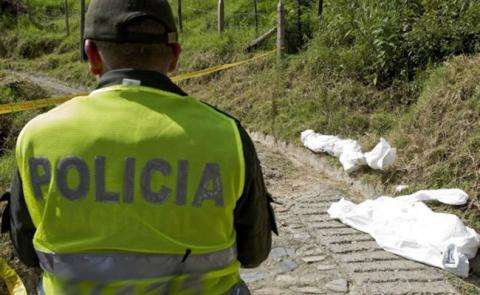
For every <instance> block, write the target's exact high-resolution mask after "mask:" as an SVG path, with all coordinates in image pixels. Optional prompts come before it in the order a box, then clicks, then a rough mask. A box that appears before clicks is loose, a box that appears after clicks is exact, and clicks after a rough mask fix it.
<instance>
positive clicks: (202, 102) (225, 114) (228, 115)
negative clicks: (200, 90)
mask: <svg viewBox="0 0 480 295" xmlns="http://www.w3.org/2000/svg"><path fill="white" fill-rule="evenodd" d="M198 102H199V103H200V104H201V105H202V106H203V107H205V108H207V109H209V110H210V111H212V112H215V113H216V114H217V115H218V116H220V117H223V118H225V119H228V120H233V121H234V122H235V124H237V125H238V126H240V127H241V123H240V120H238V119H237V118H235V117H234V116H232V115H231V114H229V113H227V112H225V111H222V110H220V109H219V108H217V107H215V106H213V105H211V104H209V103H207V102H205V101H203V100H198Z"/></svg>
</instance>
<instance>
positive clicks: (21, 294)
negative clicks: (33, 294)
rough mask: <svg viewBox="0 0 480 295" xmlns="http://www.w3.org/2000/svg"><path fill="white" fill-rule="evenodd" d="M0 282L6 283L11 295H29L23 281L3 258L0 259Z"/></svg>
mask: <svg viewBox="0 0 480 295" xmlns="http://www.w3.org/2000/svg"><path fill="white" fill-rule="evenodd" d="M0 280H2V281H3V282H5V285H6V286H7V290H8V293H9V294H10V295H27V289H25V286H24V285H23V282H22V280H21V279H20V277H19V276H18V274H17V273H16V272H15V271H14V270H13V269H12V268H11V267H10V266H8V264H7V262H6V261H5V260H4V259H3V258H0Z"/></svg>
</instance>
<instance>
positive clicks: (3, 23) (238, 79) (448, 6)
mask: <svg viewBox="0 0 480 295" xmlns="http://www.w3.org/2000/svg"><path fill="white" fill-rule="evenodd" d="M25 2H26V3H27V12H28V13H26V14H21V15H20V16H17V17H15V18H14V17H13V16H8V15H7V14H3V15H2V16H0V27H1V28H4V30H2V31H3V32H4V33H3V34H2V35H0V70H1V69H2V68H4V69H5V68H14V69H17V70H23V71H28V72H31V73H33V74H35V73H41V74H44V75H51V76H53V77H56V78H59V79H61V80H64V81H66V82H68V83H71V84H73V85H80V84H81V85H90V86H92V85H94V83H95V82H94V79H93V78H92V77H90V76H89V75H88V72H87V69H88V67H87V65H86V64H85V63H82V62H80V61H79V57H78V55H79V54H78V29H79V25H78V20H79V18H78V6H77V2H78V1H73V0H72V1H70V5H71V7H70V8H71V12H72V13H71V21H70V23H71V27H72V32H71V34H70V35H69V36H66V34H65V26H64V19H63V13H64V8H63V6H62V5H61V2H60V1H57V0H29V1H25ZM183 2H184V7H183V11H184V26H185V28H184V32H183V33H182V34H181V42H182V45H183V48H184V51H183V56H182V59H181V64H180V67H179V69H178V72H179V73H180V72H188V71H191V70H197V69H202V68H205V67H209V66H213V65H218V64H223V63H226V62H231V61H236V60H241V59H244V58H247V57H249V56H251V55H252V54H255V53H260V52H263V51H266V50H270V49H273V48H274V40H269V41H268V42H267V43H266V44H264V45H263V46H262V47H261V48H259V49H258V50H257V51H256V52H255V53H248V54H247V53H245V52H244V50H243V49H244V47H245V45H246V44H247V43H248V42H249V41H250V40H252V39H254V38H255V37H256V36H257V33H256V32H255V18H254V16H253V14H252V12H253V6H252V3H253V2H252V1H250V0H235V1H226V2H227V6H226V22H227V29H226V32H225V33H224V34H223V35H221V36H220V35H219V34H218V33H217V32H216V19H215V10H216V2H217V1H216V0H205V1H194V0H184V1H183ZM258 3H259V20H260V29H259V31H260V33H261V32H265V31H267V30H268V29H270V28H271V27H273V26H274V24H275V10H276V4H277V3H276V1H272V0H259V1H258ZM286 3H287V14H288V40H289V46H288V48H289V53H290V54H289V55H288V56H287V58H286V60H285V63H284V67H283V68H282V69H281V70H280V71H278V70H277V68H276V64H275V61H274V59H264V60H261V61H258V62H256V63H254V64H249V65H246V66H242V67H238V68H235V69H233V70H228V71H225V72H223V73H220V74H214V75H211V76H209V77H204V78H201V79H196V80H190V81H186V82H183V83H181V86H182V87H184V88H185V89H186V90H187V91H188V92H189V93H191V94H193V95H195V96H198V97H199V98H201V99H204V100H206V101H208V102H210V103H213V104H215V105H217V106H218V107H220V108H221V109H223V110H225V111H227V112H230V113H232V114H233V115H235V116H237V117H238V118H240V119H241V120H242V121H243V123H244V124H245V125H246V126H247V127H248V128H250V129H253V130H257V131H262V132H265V133H269V134H273V135H275V136H276V137H278V138H280V139H283V140H286V141H290V142H294V143H297V144H300V143H299V134H300V132H301V131H303V130H305V129H315V130H317V131H318V132H321V133H325V134H335V135H341V136H345V137H351V138H355V139H358V140H360V141H361V142H362V144H363V145H364V146H365V147H366V148H370V147H372V146H373V145H374V144H375V143H376V142H377V141H378V138H379V137H381V136H382V137H385V138H387V139H388V140H389V141H391V142H392V143H393V144H394V145H395V146H396V147H397V148H398V150H399V159H398V161H397V164H396V166H395V167H394V168H392V169H391V170H389V171H387V172H386V173H378V172H373V171H370V170H362V171H360V172H358V173H357V174H356V175H355V177H361V178H362V179H365V180H366V181H370V183H373V184H376V185H378V186H380V187H382V188H383V189H385V190H387V191H391V190H392V188H393V187H394V186H395V185H397V184H409V185H411V190H417V189H423V188H441V187H459V188H462V189H465V190H466V191H467V192H468V193H469V194H470V195H471V196H472V202H470V203H469V204H468V206H465V207H463V208H455V209H452V208H451V207H446V206H441V205H438V204H437V205H435V208H436V209H437V210H447V211H450V212H454V213H456V214H458V215H459V216H461V217H462V218H464V219H465V220H466V221H467V222H468V223H469V224H470V225H472V226H474V227H475V228H476V229H477V230H480V216H479V212H480V210H479V203H478V196H479V189H480V174H479V172H478V171H479V169H480V103H479V101H480V55H479V54H480V2H479V1H477V0H408V1H406V0H381V1H374V0H325V7H324V15H323V17H322V19H321V21H319V19H318V18H317V17H316V11H315V5H316V4H315V3H316V1H313V0H311V1H304V2H303V3H304V5H303V6H302V13H303V15H302V18H301V22H300V27H301V28H302V31H301V34H299V31H298V29H297V28H298V24H297V22H296V13H297V10H296V6H295V3H296V1H293V0H287V1H286ZM173 7H174V8H175V5H173ZM9 79H10V78H9ZM2 81H3V82H2ZM43 95H45V93H44V92H43V90H42V89H37V88H35V86H33V85H31V84H29V83H27V82H25V81H11V80H7V79H6V78H5V77H2V76H1V75H0V103H5V102H8V101H11V100H12V99H15V100H24V99H32V98H38V97H42V96H43ZM35 114H36V112H33V113H22V114H16V115H12V116H7V117H0V120H2V121H1V122H2V124H1V125H0V126H1V128H0V144H1V145H2V147H1V152H0V188H1V187H2V186H3V187H5V186H6V185H7V183H8V181H7V180H8V177H9V175H10V173H11V169H12V165H13V159H12V155H11V148H12V146H13V142H14V139H15V136H16V133H17V132H18V130H19V129H20V128H21V126H22V125H23V123H24V122H25V121H26V120H28V119H29V118H31V117H32V116H34V115H35ZM4 122H5V123H4ZM5 126H7V127H6V128H5ZM472 292H476V291H472ZM472 294H475V293H472Z"/></svg>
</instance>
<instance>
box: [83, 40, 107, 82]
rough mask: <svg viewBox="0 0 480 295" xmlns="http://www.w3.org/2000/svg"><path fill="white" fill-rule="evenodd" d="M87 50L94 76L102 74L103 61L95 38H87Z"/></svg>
mask: <svg viewBox="0 0 480 295" xmlns="http://www.w3.org/2000/svg"><path fill="white" fill-rule="evenodd" d="M85 52H86V53H87V56H88V63H89V65H90V72H91V73H92V74H93V75H94V76H101V75H102V74H103V70H104V69H103V61H102V56H101V55H100V52H99V51H98V48H97V45H96V44H95V42H94V41H93V40H89V39H87V40H85Z"/></svg>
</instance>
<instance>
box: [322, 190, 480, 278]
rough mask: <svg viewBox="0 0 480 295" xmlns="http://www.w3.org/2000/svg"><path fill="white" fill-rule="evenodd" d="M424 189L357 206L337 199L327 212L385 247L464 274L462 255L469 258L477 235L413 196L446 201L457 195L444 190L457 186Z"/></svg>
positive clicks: (466, 269) (478, 238)
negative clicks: (451, 194) (412, 195)
mask: <svg viewBox="0 0 480 295" xmlns="http://www.w3.org/2000/svg"><path fill="white" fill-rule="evenodd" d="M427 192H428V194H425V191H423V192H419V193H417V195H416V196H417V197H411V196H405V197H398V198H391V197H380V198H378V199H376V200H368V201H365V202H363V203H361V204H358V205H356V204H354V203H352V202H350V201H347V200H345V199H342V200H340V201H339V202H337V203H334V204H332V205H331V207H330V209H329V210H328V213H329V214H330V217H332V218H334V219H339V220H340V221H341V222H343V223H345V224H347V225H349V226H351V227H353V228H355V229H357V230H360V231H363V232H366V233H368V234H370V235H371V236H372V237H373V238H374V239H375V240H376V242H377V243H378V245H379V246H380V247H382V248H383V249H385V250H386V251H389V252H392V253H395V254H397V255H400V256H403V257H405V258H407V259H411V260H415V261H419V262H422V263H425V264H428V265H431V266H435V267H439V268H442V269H445V270H447V271H449V272H452V273H454V274H456V275H458V276H461V277H467V276H468V272H469V261H468V260H469V259H473V258H474V257H475V255H476V253H477V250H478V247H479V245H480V236H479V235H478V234H477V233H476V232H475V231H474V230H473V229H471V228H469V227H466V226H465V225H464V224H463V223H462V221H461V220H460V219H459V218H458V217H457V216H455V215H453V214H445V213H435V212H433V211H432V210H431V209H430V208H428V206H427V205H425V204H424V203H422V202H420V201H418V200H420V199H426V198H425V196H426V195H429V197H428V198H427V199H437V200H444V201H445V200H446V201H447V202H450V201H451V200H452V199H457V198H458V196H460V195H461V194H459V195H457V196H454V197H448V194H449V193H453V194H456V193H459V192H460V191H459V190H439V191H427ZM437 193H438V194H437ZM414 195H415V194H414ZM465 195H466V194H465ZM467 198H468V196H467Z"/></svg>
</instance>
